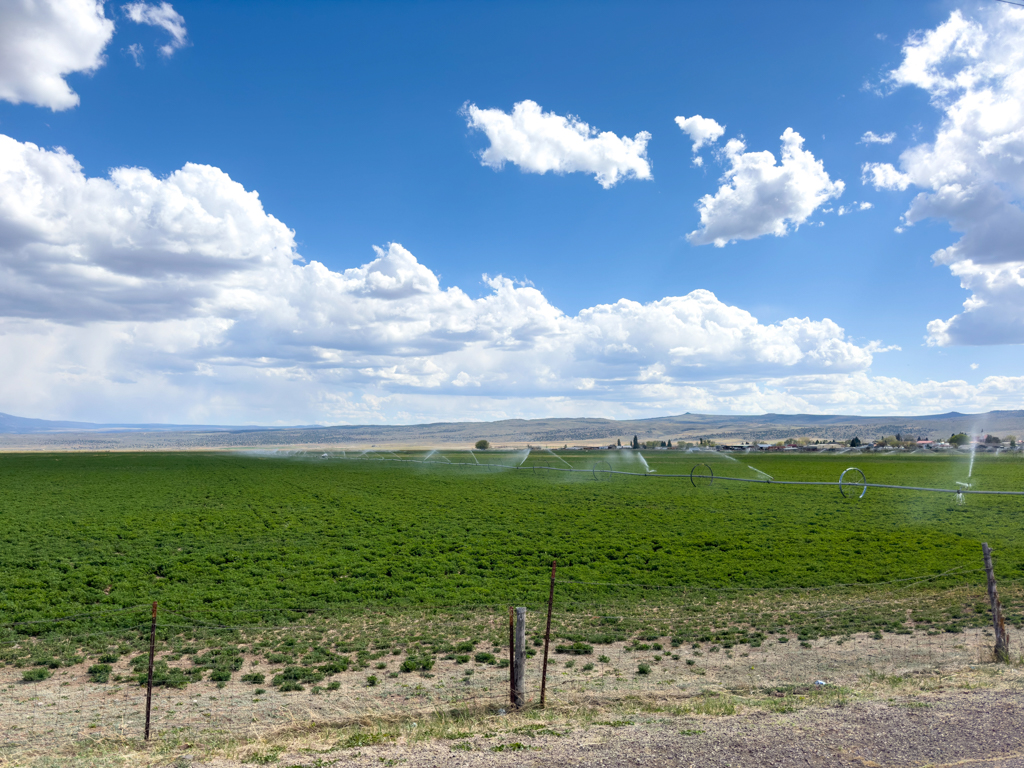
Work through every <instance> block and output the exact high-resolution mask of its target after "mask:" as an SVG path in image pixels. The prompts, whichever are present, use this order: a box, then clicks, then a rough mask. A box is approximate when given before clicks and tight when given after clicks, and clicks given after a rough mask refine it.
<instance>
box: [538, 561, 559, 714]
mask: <svg viewBox="0 0 1024 768" xmlns="http://www.w3.org/2000/svg"><path fill="white" fill-rule="evenodd" d="M557 566H558V561H557V560H552V561H551V590H550V591H549V592H548V623H547V627H546V628H545V629H544V666H543V667H542V669H541V673H540V706H541V709H543V708H544V703H545V698H544V696H545V694H546V692H547V685H548V645H549V644H550V642H551V609H552V607H553V606H554V604H555V568H556V567H557Z"/></svg>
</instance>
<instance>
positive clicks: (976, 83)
mask: <svg viewBox="0 0 1024 768" xmlns="http://www.w3.org/2000/svg"><path fill="white" fill-rule="evenodd" d="M889 82H890V83H891V84H892V86H893V87H902V86H914V87H917V88H921V89H923V90H925V91H926V92H927V93H928V94H929V96H930V97H931V101H932V104H933V106H934V107H935V108H936V109H938V110H939V111H940V113H941V114H942V120H941V123H940V125H939V128H938V130H937V132H936V135H935V138H934V141H932V142H931V143H923V144H918V145H916V146H913V147H910V148H909V149H907V150H906V151H904V152H903V153H902V155H901V156H900V162H899V165H900V170H899V171H897V170H896V169H895V168H893V167H892V166H890V165H888V164H878V163H875V164H868V165H866V166H865V167H864V179H865V182H868V181H870V182H871V183H873V184H875V186H876V187H883V188H890V189H905V188H907V187H908V186H910V185H914V186H916V187H918V188H920V189H921V190H922V191H921V192H920V193H919V194H918V195H917V196H916V197H915V198H914V200H913V201H912V203H911V205H910V208H909V209H908V210H907V212H906V214H905V215H904V218H905V220H906V224H907V225H912V224H914V223H916V222H918V221H921V220H922V219H925V218H936V219H945V220H947V221H948V222H949V223H950V226H951V228H952V229H953V230H955V231H957V232H962V233H963V236H962V237H961V238H960V240H958V241H957V242H956V243H954V244H953V245H950V246H949V247H946V248H943V249H941V250H939V251H937V252H935V253H934V254H933V255H932V259H933V261H934V262H935V263H936V264H942V265H947V266H948V267H949V269H950V271H951V272H952V274H953V275H955V276H956V277H958V278H960V284H961V286H962V287H963V288H965V289H967V290H968V291H970V292H971V295H970V297H969V298H968V299H967V300H966V301H965V302H964V310H963V312H961V313H960V314H957V315H954V316H953V317H950V318H949V319H948V320H934V321H932V322H931V323H929V324H928V337H927V340H928V343H929V344H933V345H948V344H999V343H1024V255H1022V253H1021V246H1020V244H1021V243H1022V242H1024V208H1022V206H1021V201H1022V200H1024V9H1019V8H1012V7H1010V6H1006V5H999V6H992V7H991V8H989V9H988V10H986V11H984V12H982V14H981V15H980V16H979V18H977V19H971V18H967V17H965V16H964V15H963V14H962V13H961V12H960V11H954V12H953V13H952V14H950V17H949V18H948V19H947V20H946V21H945V22H943V23H942V24H940V25H939V26H938V27H936V28H935V29H932V30H929V31H927V32H925V33H923V34H919V35H914V36H912V37H911V38H910V39H909V40H908V41H907V42H906V43H905V44H904V46H903V61H902V62H901V63H900V66H899V67H897V68H896V69H895V70H893V71H892V72H891V73H890V75H889Z"/></svg>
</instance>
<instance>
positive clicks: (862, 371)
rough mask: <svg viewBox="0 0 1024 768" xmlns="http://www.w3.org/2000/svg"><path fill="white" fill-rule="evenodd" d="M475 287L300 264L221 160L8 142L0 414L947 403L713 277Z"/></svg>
mask: <svg viewBox="0 0 1024 768" xmlns="http://www.w3.org/2000/svg"><path fill="white" fill-rule="evenodd" d="M484 279H485V283H486V284H487V286H488V288H489V291H488V293H487V294H486V295H484V296H483V297H482V298H477V299H474V298H471V297H470V296H469V295H467V294H466V293H465V292H464V291H462V290H461V289H459V288H457V287H449V288H445V287H443V286H442V285H441V284H440V281H439V280H438V278H437V275H436V274H434V272H432V271H431V270H430V269H429V268H428V267H426V266H425V265H423V264H421V263H419V262H418V260H417V259H416V258H415V257H414V256H413V254H412V253H410V252H409V251H408V250H407V249H405V248H403V247H402V246H401V245H398V244H396V243H395V244H391V245H389V246H387V247H386V248H380V249H377V251H376V254H375V255H374V256H373V258H372V259H371V260H369V261H368V262H367V263H365V264H362V265H361V266H357V267H353V268H351V269H345V270H343V271H334V270H331V269H328V268H327V267H326V266H325V265H323V264H321V263H319V262H316V261H312V262H309V263H304V262H302V261H301V258H300V256H299V254H298V252H297V251H296V246H295V239H294V235H293V233H292V232H291V231H290V230H289V229H288V228H287V227H286V226H285V225H284V224H283V223H282V222H280V221H278V220H277V219H275V218H274V217H273V216H271V215H269V214H268V213H267V212H266V211H265V210H264V209H263V206H262V204H261V202H260V200H259V197H258V196H257V194H256V193H255V192H250V191H246V190H245V189H244V188H242V186H241V185H240V184H238V183H237V182H235V181H233V180H232V179H231V178H230V177H228V176H227V174H225V173H224V172H222V171H221V170H219V169H217V168H212V167H209V166H203V165H193V164H189V165H186V166H185V167H184V168H182V169H181V170H179V171H176V172H174V173H172V174H170V175H169V176H167V177H164V178H157V177H155V176H154V175H152V174H151V173H150V172H149V171H146V170H145V169H140V168H131V169H128V168H120V169H115V170H114V171H112V172H111V173H110V175H109V177H106V178H87V177H86V176H85V175H84V174H83V172H82V169H81V168H80V166H79V165H78V163H77V162H76V161H75V159H74V158H73V157H71V156H70V155H68V154H67V153H65V152H62V151H59V150H55V151H51V150H45V149H41V148H39V147H36V146H34V145H32V144H27V143H20V142H17V141H15V140H13V139H10V138H8V137H0V359H6V360H17V361H18V375H17V376H8V377H0V410H3V411H8V412H16V413H30V414H34V415H41V416H64V417H68V418H72V417H74V418H82V419H90V420H92V419H98V420H108V421H177V422H192V423H196V422H204V421H205V422H207V423H209V422H211V421H212V422H224V421H227V422H229V423H245V422H250V423H251V422H260V423H281V422H285V423H310V422H318V421H319V422H337V421H349V422H352V421H360V422H368V421H371V422H372V421H407V422H408V421H423V420H431V419H444V418H459V419H463V418H500V417H504V416H540V415H558V414H570V415H575V414H580V413H588V414H591V415H593V414H595V413H596V414H601V415H607V416H631V415H642V414H647V415H651V414H655V413H673V412H683V411H702V410H703V411H720V412H758V411H766V410H772V411H780V410H781V411H787V412H794V411H804V412H823V411H825V412H827V411H835V410H843V409H846V408H848V407H853V406H854V405H855V406H856V407H857V408H858V409H859V410H860V411H863V412H872V411H876V412H893V411H899V410H904V411H913V410H919V409H918V406H917V405H916V401H915V397H919V396H920V397H922V398H923V402H927V403H932V402H933V401H938V400H941V398H942V397H944V396H945V395H943V394H942V392H943V389H942V387H943V385H938V384H929V385H928V387H925V388H924V389H921V388H915V387H914V386H913V385H909V384H906V383H905V382H899V381H896V380H888V379H877V378H873V377H871V376H870V375H869V370H870V366H871V364H872V360H873V357H874V355H876V354H880V353H881V352H883V351H886V350H888V349H890V348H889V347H885V346H883V345H881V344H880V343H877V342H873V343H868V344H858V343H854V342H852V341H851V340H849V339H848V338H846V334H845V333H844V331H843V329H842V328H841V327H839V326H838V325H836V324H835V323H834V322H832V321H831V320H828V319H820V320H814V319H810V318H796V317H794V318H789V319H786V320H782V321H780V322H776V323H763V322H761V321H759V320H758V319H757V318H756V317H754V316H753V315H752V314H750V313H749V312H747V311H745V310H743V309H741V308H739V307H735V306H730V305H728V304H725V303H724V302H722V301H720V300H719V299H718V298H717V297H716V296H715V295H714V294H713V293H711V292H709V291H706V290H695V291H691V292H690V293H688V294H686V295H684V296H667V297H665V298H663V299H660V300H658V301H653V302H650V303H646V304H644V303H640V302H636V301H631V300H628V299H621V300H619V301H617V302H614V303H610V304H600V305H596V306H593V307H588V308H585V309H583V310H581V311H580V312H579V313H578V314H576V315H568V314H566V313H564V312H562V311H561V310H560V309H558V308H557V307H555V306H553V305H552V304H551V303H550V302H549V301H548V300H547V298H546V297H545V296H544V294H542V293H541V292H540V291H538V290H537V289H536V288H534V287H532V286H529V285H524V284H522V283H516V282H513V281H512V280H509V279H507V278H505V277H502V276H500V275H499V276H497V277H487V276H485V278H484ZM986 381H988V380H986ZM922 386H923V385H922ZM983 386H989V385H978V387H976V388H974V389H969V390H964V387H966V385H962V384H961V383H955V386H953V391H955V393H956V395H957V397H960V396H961V395H963V393H964V392H965V391H968V392H969V393H974V394H973V395H971V396H972V397H975V400H970V398H968V399H966V400H965V399H962V398H961V400H959V401H958V402H959V403H960V407H967V406H966V404H969V403H973V402H975V401H977V402H982V401H984V402H986V403H990V402H996V400H998V398H996V396H995V395H992V396H991V397H989V396H987V395H986V396H983V393H984V392H985V391H988V390H983V389H982V388H981V387H983ZM1001 386H1003V385H1001ZM1004 389H1005V391H1006V392H1009V393H1010V394H1009V395H1005V396H1006V397H1011V396H1017V394H1014V393H1019V392H1020V391H1021V390H1022V387H1021V386H1019V385H1018V383H1014V382H1010V383H1009V384H1006V385H1005V387H1004ZM921 393H924V394H921ZM951 397H952V396H951ZM1000 402H1001V401H1000ZM929 407H930V406H929Z"/></svg>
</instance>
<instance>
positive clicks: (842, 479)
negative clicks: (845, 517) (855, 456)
mask: <svg viewBox="0 0 1024 768" xmlns="http://www.w3.org/2000/svg"><path fill="white" fill-rule="evenodd" d="M850 472H855V473H856V474H855V475H851V479H850V480H847V479H846V476H847V475H848V474H849V473H850ZM856 475H860V482H857V481H856ZM855 488H860V496H857V497H856V498H858V499H863V498H864V494H865V493H867V492H868V484H867V478H865V477H864V473H863V472H861V471H860V470H859V469H857V468H856V467H849V468H848V469H844V470H843V474H841V475H840V476H839V492H840V493H841V494H843V498H844V499H852V498H854V496H853V494H854V493H856V491H855V490H850V493H849V494H847V490H848V489H855Z"/></svg>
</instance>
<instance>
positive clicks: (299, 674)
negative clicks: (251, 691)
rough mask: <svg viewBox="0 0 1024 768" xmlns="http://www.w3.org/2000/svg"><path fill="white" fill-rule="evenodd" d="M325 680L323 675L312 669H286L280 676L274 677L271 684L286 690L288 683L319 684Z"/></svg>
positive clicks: (293, 689)
mask: <svg viewBox="0 0 1024 768" xmlns="http://www.w3.org/2000/svg"><path fill="white" fill-rule="evenodd" d="M323 679H324V676H323V673H322V672H320V671H319V670H316V669H313V668H312V667H285V668H284V669H282V670H281V672H280V673H279V674H276V675H274V679H273V680H271V681H270V684H271V685H275V686H280V688H281V690H284V686H285V684H287V683H298V682H303V683H319V682H320V681H321V680H323ZM288 690H292V691H301V690H302V688H289V689H288Z"/></svg>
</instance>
